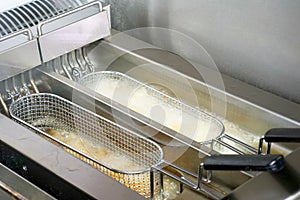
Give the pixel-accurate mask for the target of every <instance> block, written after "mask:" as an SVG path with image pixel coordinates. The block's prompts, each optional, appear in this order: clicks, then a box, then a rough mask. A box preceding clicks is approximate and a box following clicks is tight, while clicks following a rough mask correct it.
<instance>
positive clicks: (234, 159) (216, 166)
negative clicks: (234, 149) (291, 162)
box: [202, 154, 284, 172]
mask: <svg viewBox="0 0 300 200" xmlns="http://www.w3.org/2000/svg"><path fill="white" fill-rule="evenodd" d="M202 165H203V168H204V169H206V170H231V171H232V170H241V171H269V172H278V171H280V170H282V169H283V167H284V158H283V156H282V155H275V154H274V155H270V154H268V155H214V156H209V157H207V158H206V159H205V160H204V162H203V164H202Z"/></svg>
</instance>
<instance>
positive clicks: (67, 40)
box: [39, 11, 110, 62]
mask: <svg viewBox="0 0 300 200" xmlns="http://www.w3.org/2000/svg"><path fill="white" fill-rule="evenodd" d="M108 22H109V21H108V15H107V11H103V12H101V13H99V14H95V15H93V16H91V17H88V18H86V19H83V20H81V21H78V22H75V23H73V24H70V25H68V26H65V27H63V28H61V29H57V30H55V31H52V32H49V33H47V34H45V35H42V36H40V38H39V42H40V47H41V54H42V58H43V62H46V61H49V60H51V59H53V58H56V57H58V56H60V55H63V54H65V53H68V52H70V51H72V50H75V49H77V48H80V47H82V46H84V45H86V44H89V43H91V42H94V41H96V40H98V39H100V38H103V37H105V36H108V35H109V34H110V29H109V27H110V25H109V23H108ZM87 25H88V26H87Z"/></svg>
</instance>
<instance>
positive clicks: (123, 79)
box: [78, 71, 224, 144]
mask: <svg viewBox="0 0 300 200" xmlns="http://www.w3.org/2000/svg"><path fill="white" fill-rule="evenodd" d="M103 80H104V81H105V80H112V81H114V82H117V87H116V88H114V89H115V91H114V92H115V93H114V94H113V97H112V100H115V101H120V102H118V103H121V104H125V106H128V100H127V99H126V100H125V101H124V100H123V99H122V97H123V96H126V95H128V94H127V93H126V94H125V93H124V89H123V88H122V87H124V85H128V88H130V89H129V90H131V91H129V93H130V92H132V93H134V91H136V90H137V89H140V88H142V89H144V90H145V91H146V92H147V94H148V95H149V97H153V98H155V99H156V100H158V101H159V102H161V103H163V104H165V105H166V106H168V107H169V108H170V110H172V109H173V108H175V109H177V110H179V111H181V113H182V120H185V119H184V118H185V117H186V116H193V117H194V118H198V119H199V121H198V122H196V123H204V124H206V125H208V127H209V128H208V130H207V133H206V132H205V131H204V132H201V133H197V132H196V131H199V130H197V128H195V129H193V130H192V129H189V131H185V128H186V124H185V123H186V122H187V121H188V120H185V121H181V128H182V129H181V128H179V130H175V129H174V130H175V131H176V132H178V133H181V134H183V135H189V136H187V137H190V138H193V139H195V141H196V142H199V143H200V144H202V143H206V142H210V141H212V140H213V139H217V138H219V137H221V136H222V134H224V125H223V123H222V122H221V121H220V120H218V119H217V118H215V117H213V116H212V115H210V114H208V113H205V112H203V111H201V110H199V109H195V108H194V107H192V106H189V105H187V104H185V103H183V102H181V101H179V100H178V99H176V98H174V97H171V96H169V95H168V94H165V93H164V92H162V91H160V90H158V89H156V88H154V87H151V86H149V85H147V84H145V83H142V82H140V81H138V80H136V79H133V78H131V77H129V76H127V75H125V74H123V73H120V72H115V71H101V72H95V73H90V74H88V75H86V76H84V77H83V78H81V79H80V80H79V81H78V83H79V84H81V85H83V86H86V87H88V88H90V89H92V90H95V91H96V92H97V89H98V88H101V87H103V85H102V81H103ZM120 88H121V89H120ZM128 88H126V89H125V90H128ZM119 92H120V93H122V94H121V95H119V94H118V93H119ZM100 94H101V92H100ZM130 95H131V94H129V96H130ZM119 96H120V97H121V98H120V97H119ZM109 98H110V97H109ZM145 98H148V96H146V97H145ZM145 102H146V101H145ZM145 102H143V103H145ZM145 106H146V107H147V105H146V103H145ZM141 114H143V113H141ZM151 119H152V120H156V119H155V118H151ZM157 122H159V123H160V121H157ZM193 126H195V125H194V124H193ZM168 128H171V127H168ZM171 129H172V128H171ZM182 130H183V131H182ZM190 130H192V131H190ZM188 132H189V133H188ZM193 132H195V133H194V134H193ZM202 133H204V134H203V136H205V139H203V138H204V137H203V136H200V137H201V138H202V139H201V140H199V139H197V138H196V137H195V135H197V134H198V135H199V134H202ZM191 134H192V135H191Z"/></svg>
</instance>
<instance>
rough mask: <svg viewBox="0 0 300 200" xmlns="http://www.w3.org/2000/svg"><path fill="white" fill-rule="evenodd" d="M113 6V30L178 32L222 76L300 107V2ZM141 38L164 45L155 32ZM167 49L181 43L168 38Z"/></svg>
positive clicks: (192, 0) (193, 0) (133, 0)
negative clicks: (198, 47)
mask: <svg viewBox="0 0 300 200" xmlns="http://www.w3.org/2000/svg"><path fill="white" fill-rule="evenodd" d="M109 2H110V4H111V7H112V26H113V28H116V29H118V30H120V31H125V30H128V29H135V28H138V27H148V26H149V27H163V28H168V29H173V30H176V31H179V32H181V33H183V34H185V35H187V36H189V37H191V38H193V39H194V40H195V41H196V42H198V43H199V44H201V45H202V46H203V47H204V48H205V49H206V50H207V51H208V52H209V54H210V55H211V56H212V58H213V59H214V61H215V62H216V64H217V66H218V68H219V70H220V71H221V72H223V73H224V74H227V75H229V76H231V77H234V78H237V79H239V80H242V81H244V82H247V83H250V84H252V85H254V86H256V87H259V88H262V89H264V90H267V91H270V92H272V93H275V94H277V95H279V96H283V97H285V98H287V99H290V100H293V101H295V102H298V103H299V102H300V90H297V89H295V88H297V86H298V85H300V79H299V76H300V68H299V63H300V56H299V52H300V38H299V31H300V28H299V27H300V26H299V19H300V13H299V8H300V2H299V1H294V0H287V1H280V0H266V1H261V0H252V1H240V0H228V1H224V2H223V1H217V0H187V1H182V0H174V1H164V2H162V1H159V0H151V1H146V0H144V1H140V0H126V1H118V0H109ZM140 38H141V39H143V40H147V41H149V42H151V43H152V44H157V45H159V42H161V41H158V40H156V39H157V38H155V39H152V38H153V35H152V34H151V32H149V34H145V35H141V36H140ZM163 44H167V45H169V46H171V47H174V48H176V47H178V46H179V44H180V43H179V42H178V41H176V40H174V39H173V38H171V37H170V38H167V39H166V40H165V41H163ZM168 50H169V49H168ZM192 53H195V52H192Z"/></svg>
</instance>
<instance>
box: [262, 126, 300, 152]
mask: <svg viewBox="0 0 300 200" xmlns="http://www.w3.org/2000/svg"><path fill="white" fill-rule="evenodd" d="M264 141H266V142H267V143H268V146H267V154H269V153H270V150H271V143H272V142H289V143H291V142H300V128H273V129H270V130H269V131H267V132H266V134H265V135H264V136H263V137H262V138H261V139H260V141H259V147H258V154H261V153H262V147H263V142H264Z"/></svg>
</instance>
